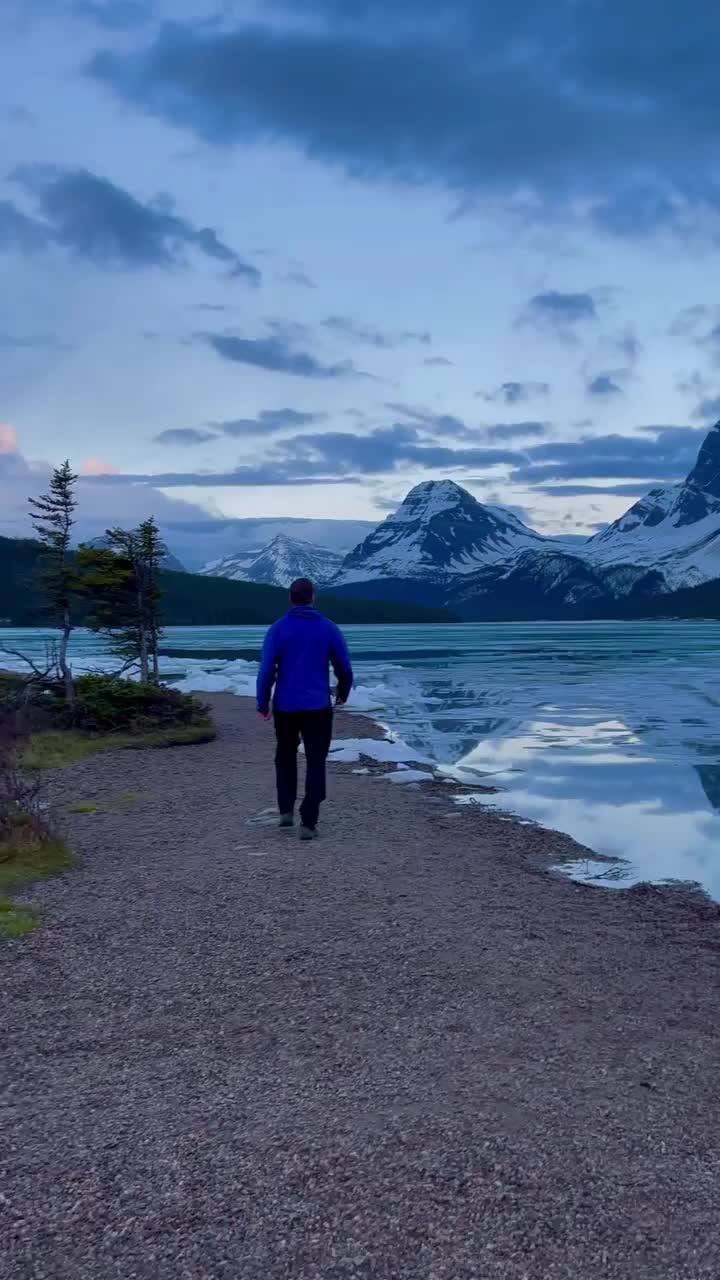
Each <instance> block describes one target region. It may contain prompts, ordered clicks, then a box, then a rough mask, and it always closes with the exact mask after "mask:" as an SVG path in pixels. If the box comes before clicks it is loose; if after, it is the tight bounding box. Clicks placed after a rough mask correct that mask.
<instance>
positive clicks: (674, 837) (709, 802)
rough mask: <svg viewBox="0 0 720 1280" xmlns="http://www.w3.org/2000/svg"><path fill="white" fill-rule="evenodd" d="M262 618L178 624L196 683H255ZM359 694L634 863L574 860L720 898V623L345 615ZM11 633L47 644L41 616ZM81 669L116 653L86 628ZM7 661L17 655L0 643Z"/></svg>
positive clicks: (362, 704)
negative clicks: (457, 622)
mask: <svg viewBox="0 0 720 1280" xmlns="http://www.w3.org/2000/svg"><path fill="white" fill-rule="evenodd" d="M264 630H265V629H264V628H262V627H210V628H200V627H195V628H185V627H177V628H169V629H168V631H167V632H166V634H165V640H164V646H163V647H164V650H165V652H166V656H165V657H164V658H163V663H162V666H163V672H164V673H165V675H166V676H168V677H172V678H173V679H174V680H178V681H180V682H181V684H182V687H184V688H185V687H188V688H189V687H193V688H198V689H206V690H212V689H218V690H219V689H232V690H234V691H235V692H237V693H242V694H249V693H252V692H253V684H254V674H255V670H256V664H255V662H254V660H253V659H254V657H255V655H256V654H257V651H258V649H259V646H260V644H261V642H262V637H263V634H264ZM345 630H346V634H347V637H348V641H349V643H350V647H351V650H352V653H353V658H354V662H355V667H356V674H357V684H358V688H357V690H356V692H355V694H354V695H353V706H354V708H355V709H356V710H359V711H365V712H368V713H370V714H372V715H374V716H375V717H376V718H378V719H379V720H381V721H382V722H383V723H384V724H387V725H388V726H389V727H390V728H392V729H393V730H394V731H396V732H397V733H398V734H399V735H400V736H401V737H402V738H404V740H405V741H406V742H408V743H409V744H410V745H411V746H413V747H414V748H416V749H417V751H418V752H420V753H422V754H423V755H426V756H431V757H432V758H433V759H434V760H436V761H437V762H438V763H439V764H441V765H444V766H447V768H448V770H449V771H450V772H451V773H453V774H455V775H456V776H458V777H460V778H462V779H463V780H465V781H468V782H473V781H475V782H481V783H483V784H484V785H492V786H495V787H497V788H499V790H498V792H497V793H496V794H495V795H492V796H482V797H479V796H476V797H475V801H476V802H480V803H483V804H488V805H491V806H494V807H497V808H500V809H503V810H506V811H510V812H513V813H515V814H517V815H519V816H520V817H523V818H527V819H531V820H534V821H536V822H540V823H542V824H543V825H545V826H548V827H553V828H555V829H556V830H559V831H564V832H566V833H567V834H568V835H571V836H573V837H574V838H575V839H576V840H578V841H580V843H582V844H584V845H587V846H588V847H590V848H591V849H594V850H595V851H597V852H599V853H603V854H607V855H612V856H614V857H617V858H620V859H623V860H624V861H623V862H622V863H621V864H611V865H608V864H602V863H598V862H597V861H592V860H589V861H587V862H585V861H583V862H582V863H580V864H578V865H576V866H574V867H572V868H571V869H570V870H571V872H572V873H573V874H575V875H576V876H578V877H581V878H584V879H587V880H590V881H591V882H593V883H598V884H601V885H604V886H606V887H624V886H628V885H630V884H632V883H635V882H637V881H638V880H653V881H656V882H662V881H666V880H682V881H693V882H695V883H698V884H700V885H702V887H703V888H704V889H705V890H706V891H707V892H708V893H710V894H711V895H712V896H713V897H714V898H716V899H718V900H720V623H718V622H697V621H694V622H628V623H618V622H607V623H557V624H556V623H527V624H525V623H512V624H510V623H491V624H486V625H479V624H467V625H463V626H440V627H427V626H420V627H415V626H395V627H388V626H376V627H370V626H357V627H347V628H345ZM0 643H4V644H6V645H8V646H10V647H13V648H17V649H21V650H23V651H26V652H28V653H30V654H32V655H34V656H36V657H41V656H42V652H43V646H44V643H45V640H44V634H43V633H42V632H40V631H37V630H35V631H30V630H29V631H4V632H3V631H0ZM73 662H74V666H75V669H76V670H77V671H80V670H95V669H98V668H102V667H107V666H108V665H109V664H108V662H107V658H106V651H105V648H104V645H103V643H102V641H100V640H98V638H97V637H94V636H91V635H88V634H87V633H77V634H76V636H75V639H74V644H73ZM0 665H2V666H11V665H13V663H12V662H11V661H10V660H8V659H6V658H4V657H3V656H2V655H1V654H0Z"/></svg>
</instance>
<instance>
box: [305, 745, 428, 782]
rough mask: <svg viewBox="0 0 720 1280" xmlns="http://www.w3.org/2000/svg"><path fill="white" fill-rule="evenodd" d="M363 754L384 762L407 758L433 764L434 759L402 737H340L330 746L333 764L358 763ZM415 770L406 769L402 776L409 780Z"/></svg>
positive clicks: (395, 762) (397, 761)
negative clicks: (393, 738) (409, 744)
mask: <svg viewBox="0 0 720 1280" xmlns="http://www.w3.org/2000/svg"><path fill="white" fill-rule="evenodd" d="M361 756H366V757H367V759H369V760H377V761H378V762H379V763H382V764H388V763H390V764H402V763H404V762H405V761H407V760H412V761H414V762H415V763H417V764H428V765H432V764H433V761H432V760H429V759H428V758H427V756H423V755H420V753H419V752H418V751H415V749H414V748H413V747H409V746H408V744H407V742H403V741H402V739H401V738H397V739H395V740H394V741H389V740H386V739H384V738H380V739H378V738H339V739H338V740H337V741H336V742H333V744H332V746H331V748H330V756H329V760H330V763H331V764H333V763H342V764H357V762H358V760H359V759H360V757H361ZM413 772H414V770H412V769H406V770H404V771H402V772H401V776H402V778H403V779H404V780H407V775H408V774H409V773H413ZM423 776H427V775H423Z"/></svg>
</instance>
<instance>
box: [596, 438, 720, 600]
mask: <svg viewBox="0 0 720 1280" xmlns="http://www.w3.org/2000/svg"><path fill="white" fill-rule="evenodd" d="M582 554H583V556H584V558H586V559H587V560H589V561H590V562H591V563H593V564H596V565H605V564H609V563H613V562H617V561H628V562H631V563H633V564H636V565H640V564H641V565H644V566H646V567H652V568H654V569H656V570H657V571H658V572H659V573H661V574H662V576H663V578H664V580H665V584H666V586H667V587H669V588H671V589H673V590H677V589H678V588H680V587H692V586H696V585H697V584H698V583H700V582H707V581H708V580H709V579H711V578H718V577H720V422H718V423H716V425H715V426H714V427H713V428H712V430H711V431H710V432H709V434H708V435H707V437H706V438H705V440H704V442H703V445H702V447H701V449H700V453H699V454H698V460H697V462H696V464H695V466H694V467H693V469H692V471H691V472H690V474H689V476H688V477H687V480H684V481H683V483H682V484H677V485H668V486H667V487H665V488H662V489H652V490H651V491H650V493H648V494H647V496H646V497H644V498H642V499H641V500H640V502H636V503H635V505H634V506H633V507H631V508H630V510H629V511H627V512H626V513H625V515H624V516H621V517H620V519H619V520H616V521H615V523H614V524H611V525H610V526H609V527H608V528H607V529H604V530H603V532H602V533H599V534H596V536H595V537H594V538H591V539H590V540H589V541H588V542H587V543H586V545H585V547H584V548H583V550H582Z"/></svg>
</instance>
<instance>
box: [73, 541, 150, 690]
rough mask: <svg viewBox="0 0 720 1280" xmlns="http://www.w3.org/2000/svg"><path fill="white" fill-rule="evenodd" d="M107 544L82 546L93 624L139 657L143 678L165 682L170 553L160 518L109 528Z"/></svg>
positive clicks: (117, 649)
mask: <svg viewBox="0 0 720 1280" xmlns="http://www.w3.org/2000/svg"><path fill="white" fill-rule="evenodd" d="M105 538H106V546H105V547H81V549H80V551H79V553H78V560H79V566H80V568H81V569H82V571H83V575H84V576H83V590H84V593H85V594H86V595H87V596H88V597H89V599H90V612H89V614H88V617H87V620H86V621H87V625H88V626H89V627H90V628H91V629H92V630H93V631H100V632H103V633H104V634H105V635H107V636H108V637H109V639H110V643H111V648H112V651H113V653H115V654H116V656H118V657H120V658H124V659H126V660H127V661H128V662H137V664H138V666H139V668H140V679H141V680H142V681H143V683H146V684H147V683H148V682H151V683H154V684H157V683H159V680H160V671H159V653H158V650H159V642H160V636H161V622H160V602H161V599H162V590H161V587H160V567H161V564H162V560H163V558H164V556H165V554H166V551H165V547H164V545H163V543H162V540H161V538H160V532H159V530H158V527H157V524H156V523H155V520H154V519H153V518H152V517H150V519H148V520H145V521H143V523H142V524H141V525H140V526H139V528H137V529H131V530H128V529H120V528H115V529H108V530H107V533H106V535H105Z"/></svg>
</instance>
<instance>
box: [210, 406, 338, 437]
mask: <svg viewBox="0 0 720 1280" xmlns="http://www.w3.org/2000/svg"><path fill="white" fill-rule="evenodd" d="M325 416H326V415H325V414H324V413H302V412H301V411H300V410H298V409H261V410H260V413H259V414H258V415H257V417H256V418H232V419H230V420H229V421H225V422H210V423H208V425H209V426H211V427H214V428H216V429H217V430H218V431H221V432H222V433H223V435H226V436H230V437H231V438H232V439H240V438H242V437H244V436H269V435H274V434H275V433H279V432H282V431H292V430H299V429H300V428H301V427H309V426H313V425H315V424H316V423H319V422H323V421H324V420H325Z"/></svg>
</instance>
